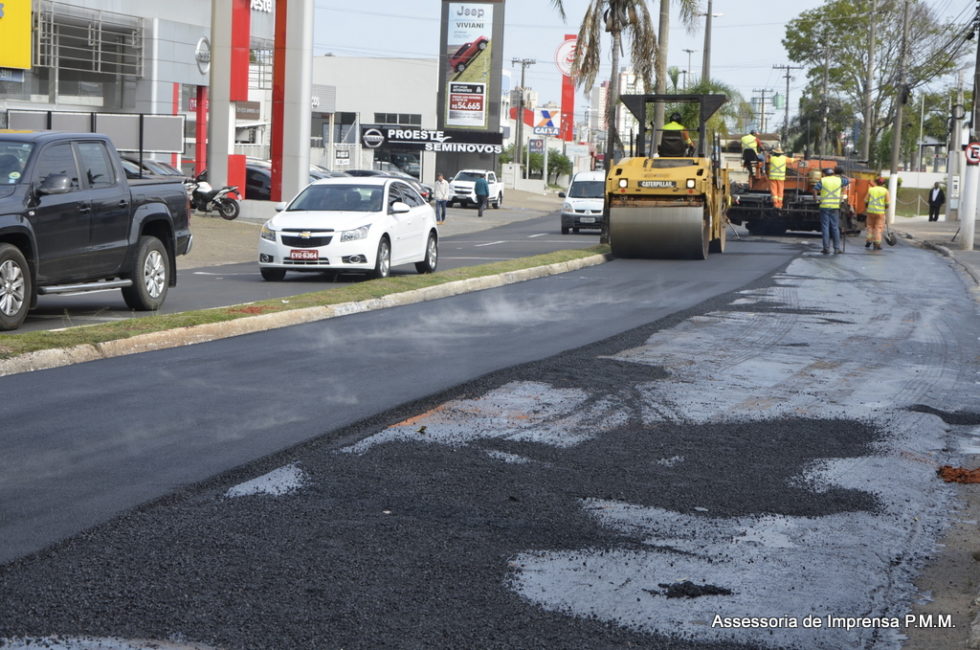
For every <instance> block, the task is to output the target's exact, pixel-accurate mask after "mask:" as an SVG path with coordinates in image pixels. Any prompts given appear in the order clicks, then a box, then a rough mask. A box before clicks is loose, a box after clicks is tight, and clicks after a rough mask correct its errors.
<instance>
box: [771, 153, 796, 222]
mask: <svg viewBox="0 0 980 650" xmlns="http://www.w3.org/2000/svg"><path fill="white" fill-rule="evenodd" d="M791 162H793V159H792V158H790V157H789V156H787V155H786V154H785V153H784V152H783V148H782V147H780V146H779V145H778V144H777V145H776V146H775V147H773V150H772V155H771V156H769V194H770V195H772V207H774V208H782V207H783V192H784V190H785V186H786V166H787V165H789V164H790V163H791Z"/></svg>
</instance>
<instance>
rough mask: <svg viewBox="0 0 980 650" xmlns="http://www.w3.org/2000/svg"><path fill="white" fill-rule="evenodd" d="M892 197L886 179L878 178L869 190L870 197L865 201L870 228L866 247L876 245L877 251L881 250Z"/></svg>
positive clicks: (868, 226) (867, 223) (867, 224)
mask: <svg viewBox="0 0 980 650" xmlns="http://www.w3.org/2000/svg"><path fill="white" fill-rule="evenodd" d="M890 199H891V197H890V196H888V188H886V187H885V179H884V178H878V179H876V180H875V182H874V185H872V186H871V188H870V189H869V190H868V197H867V198H866V199H865V203H866V204H867V210H866V211H865V214H866V216H867V222H866V224H865V225H866V226H867V228H868V237H867V241H866V242H865V244H864V247H865V248H871V247H872V246H874V249H875V250H876V251H880V250H881V234H882V231H884V229H885V212H886V211H887V210H888V201H889V200H890Z"/></svg>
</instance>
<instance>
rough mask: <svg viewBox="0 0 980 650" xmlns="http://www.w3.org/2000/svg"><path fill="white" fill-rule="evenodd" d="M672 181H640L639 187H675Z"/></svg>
mask: <svg viewBox="0 0 980 650" xmlns="http://www.w3.org/2000/svg"><path fill="white" fill-rule="evenodd" d="M676 186H677V183H675V182H674V181H640V187H676Z"/></svg>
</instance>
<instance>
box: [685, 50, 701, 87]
mask: <svg viewBox="0 0 980 650" xmlns="http://www.w3.org/2000/svg"><path fill="white" fill-rule="evenodd" d="M682 51H683V52H687V70H685V71H684V87H685V88H687V85H688V84H689V83H691V55H692V54H694V53H695V52H697V50H689V49H688V48H686V47H685V48H684V49H683V50H682Z"/></svg>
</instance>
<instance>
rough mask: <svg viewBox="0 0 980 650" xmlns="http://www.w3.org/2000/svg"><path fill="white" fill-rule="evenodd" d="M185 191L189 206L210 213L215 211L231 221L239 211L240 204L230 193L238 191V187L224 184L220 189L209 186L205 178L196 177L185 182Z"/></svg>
mask: <svg viewBox="0 0 980 650" xmlns="http://www.w3.org/2000/svg"><path fill="white" fill-rule="evenodd" d="M187 193H188V195H189V196H190V199H191V207H193V208H194V209H195V210H200V211H201V212H205V213H208V214H210V213H211V212H217V213H218V214H220V215H221V217H222V218H223V219H227V220H229V221H231V220H232V219H235V218H236V217H237V216H238V213H239V212H241V209H242V208H241V205H239V203H238V201H237V200H235V198H234V197H232V196H230V195H231V194H232V193H236V194H237V193H238V187H236V186H234V185H225V186H224V187H222V188H221V189H220V190H216V189H214V188H212V187H211V184H210V183H208V182H207V181H206V180H203V179H201V178H197V179H195V180H193V181H188V182H187Z"/></svg>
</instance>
